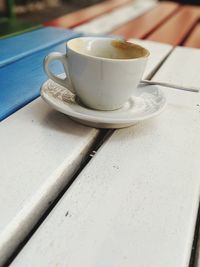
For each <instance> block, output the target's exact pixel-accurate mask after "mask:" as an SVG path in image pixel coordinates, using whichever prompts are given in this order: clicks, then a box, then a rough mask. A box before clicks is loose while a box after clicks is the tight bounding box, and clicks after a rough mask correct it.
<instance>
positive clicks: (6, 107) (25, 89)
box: [0, 44, 66, 121]
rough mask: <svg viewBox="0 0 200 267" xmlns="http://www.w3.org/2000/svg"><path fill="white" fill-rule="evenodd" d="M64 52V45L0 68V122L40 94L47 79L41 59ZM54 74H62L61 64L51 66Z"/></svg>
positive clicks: (56, 63)
mask: <svg viewBox="0 0 200 267" xmlns="http://www.w3.org/2000/svg"><path fill="white" fill-rule="evenodd" d="M53 51H58V52H61V53H65V52H66V48H65V44H60V45H58V46H55V47H51V48H48V49H45V50H42V51H40V52H37V53H35V54H33V55H29V56H27V57H25V58H22V59H20V60H18V61H15V62H13V63H11V64H8V65H5V66H3V67H1V68H0V121H1V120H3V119H5V118H6V117H8V116H9V115H11V114H12V113H13V112H15V111H16V110H18V109H20V108H21V107H23V106H24V105H26V104H27V103H29V102H30V101H32V100H33V99H35V98H37V97H38V96H39V93H40V87H41V85H42V83H43V82H44V81H45V80H47V79H48V77H47V75H46V74H45V73H44V70H43V59H44V57H45V56H46V55H47V54H49V53H50V52H53ZM51 69H52V71H53V72H54V73H56V74H59V73H62V72H63V67H62V65H61V63H58V62H56V61H55V62H54V63H52V64H51Z"/></svg>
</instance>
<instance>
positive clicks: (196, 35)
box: [183, 23, 200, 48]
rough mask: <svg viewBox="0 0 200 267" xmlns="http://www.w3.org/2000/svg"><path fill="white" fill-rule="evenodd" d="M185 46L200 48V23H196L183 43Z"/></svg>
mask: <svg viewBox="0 0 200 267" xmlns="http://www.w3.org/2000/svg"><path fill="white" fill-rule="evenodd" d="M183 45H184V46H186V47H193V48H200V23H198V24H197V25H196V26H195V27H194V29H193V31H192V32H191V34H190V35H189V37H188V38H187V39H186V41H185V42H184V44H183Z"/></svg>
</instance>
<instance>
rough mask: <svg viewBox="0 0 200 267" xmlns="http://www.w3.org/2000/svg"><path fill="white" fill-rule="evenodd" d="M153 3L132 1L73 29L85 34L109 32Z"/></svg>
mask: <svg viewBox="0 0 200 267" xmlns="http://www.w3.org/2000/svg"><path fill="white" fill-rule="evenodd" d="M155 5H157V2H155V1H134V2H133V3H131V4H127V5H125V6H123V7H120V8H117V9H115V10H114V11H112V12H109V13H108V14H105V15H102V16H99V17H97V18H95V19H93V20H91V21H89V22H88V23H84V24H82V25H80V26H78V27H75V28H73V29H74V30H76V31H79V32H83V33H86V34H87V33H89V34H105V33H109V32H111V31H112V30H114V29H115V28H118V27H119V26H121V24H124V23H126V22H127V21H129V20H131V19H133V18H136V17H138V16H140V15H141V14H143V13H145V12H146V11H147V10H149V9H151V8H153V7H154V6H155Z"/></svg>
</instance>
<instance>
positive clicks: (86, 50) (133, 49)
mask: <svg viewBox="0 0 200 267" xmlns="http://www.w3.org/2000/svg"><path fill="white" fill-rule="evenodd" d="M68 47H69V48H70V49H72V50H74V51H76V52H78V53H81V54H85V55H89V56H93V57H100V58H108V59H135V58H141V57H148V56H149V52H148V50H147V49H145V48H144V47H142V46H139V45H137V44H133V43H130V42H126V41H122V40H115V39H111V38H98V37H94V38H89V37H85V38H77V39H73V40H71V41H70V42H69V43H68Z"/></svg>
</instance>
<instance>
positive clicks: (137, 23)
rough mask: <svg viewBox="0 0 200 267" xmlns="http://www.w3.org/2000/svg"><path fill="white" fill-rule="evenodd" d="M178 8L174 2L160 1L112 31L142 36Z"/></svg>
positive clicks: (134, 36) (135, 36) (129, 36)
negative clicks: (147, 10)
mask: <svg viewBox="0 0 200 267" xmlns="http://www.w3.org/2000/svg"><path fill="white" fill-rule="evenodd" d="M178 9H179V5H178V4H176V3H170V2H162V3H159V4H158V5H157V6H156V7H155V8H153V9H152V10H150V11H149V12H147V13H145V14H144V15H142V16H140V17H138V18H137V19H134V20H132V21H130V22H128V23H126V24H124V25H122V26H121V27H119V28H118V29H116V30H114V31H113V32H112V33H113V34H117V35H123V36H125V37H126V38H144V37H145V36H146V35H147V34H148V33H150V32H152V31H154V30H155V29H156V28H157V27H158V26H159V25H160V24H161V23H163V22H164V21H165V20H167V19H168V18H169V17H170V16H172V15H173V14H174V13H175V12H177V10H178Z"/></svg>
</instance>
